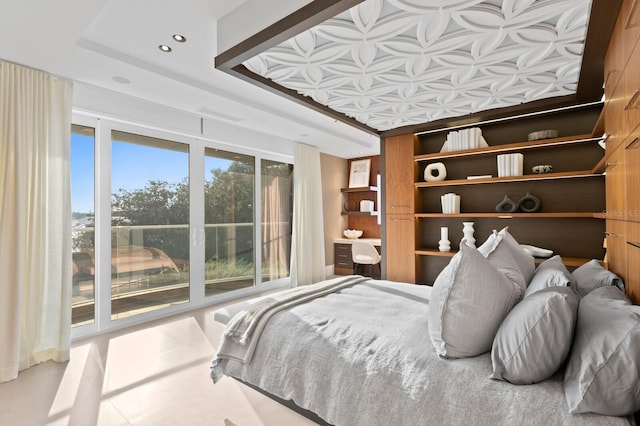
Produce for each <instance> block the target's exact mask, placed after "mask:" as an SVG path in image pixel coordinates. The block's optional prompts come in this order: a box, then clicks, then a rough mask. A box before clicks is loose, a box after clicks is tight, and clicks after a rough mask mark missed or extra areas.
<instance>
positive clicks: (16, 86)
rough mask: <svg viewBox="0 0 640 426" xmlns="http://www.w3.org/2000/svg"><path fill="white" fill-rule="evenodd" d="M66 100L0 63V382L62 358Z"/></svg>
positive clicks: (67, 294) (36, 75) (51, 86)
mask: <svg viewBox="0 0 640 426" xmlns="http://www.w3.org/2000/svg"><path fill="white" fill-rule="evenodd" d="M71 96H72V83H71V82H70V81H67V80H64V79H61V78H57V77H54V76H51V75H49V74H46V73H44V72H41V71H37V70H33V69H30V68H26V67H23V66H20V65H16V64H12V63H8V62H3V61H0V271H2V278H1V279H0V382H3V381H7V380H12V379H15V378H16V377H17V375H18V372H19V371H20V370H23V369H25V368H28V367H30V366H32V365H34V364H38V363H40V362H43V361H47V360H54V361H66V360H68V358H69V348H70V333H71V199H70V177H69V176H70V153H69V151H70V131H71Z"/></svg>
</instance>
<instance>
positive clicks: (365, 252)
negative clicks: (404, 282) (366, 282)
mask: <svg viewBox="0 0 640 426" xmlns="http://www.w3.org/2000/svg"><path fill="white" fill-rule="evenodd" d="M351 258H352V259H353V273H354V274H357V273H358V266H359V265H369V276H371V277H373V265H378V272H379V273H380V275H381V274H382V270H381V269H380V260H381V259H382V257H381V256H380V253H378V250H376V247H375V246H374V245H373V244H371V243H370V242H368V241H354V242H353V243H352V244H351Z"/></svg>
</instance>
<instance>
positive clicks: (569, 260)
mask: <svg viewBox="0 0 640 426" xmlns="http://www.w3.org/2000/svg"><path fill="white" fill-rule="evenodd" d="M456 253H458V252H457V251H456V250H451V251H439V250H438V249H418V250H416V255H417V256H436V257H453V256H455V254H456ZM545 260H547V258H541V257H536V258H535V261H536V263H537V264H539V263H542V262H544V261H545ZM590 260H591V259H587V258H582V257H564V256H562V262H563V263H564V264H565V265H567V266H571V267H578V266H580V265H584V264H585V263H587V262H588V261H590Z"/></svg>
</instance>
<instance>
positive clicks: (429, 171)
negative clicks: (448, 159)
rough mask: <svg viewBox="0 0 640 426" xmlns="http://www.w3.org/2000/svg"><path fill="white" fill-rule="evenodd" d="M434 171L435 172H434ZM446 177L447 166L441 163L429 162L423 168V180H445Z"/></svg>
mask: <svg viewBox="0 0 640 426" xmlns="http://www.w3.org/2000/svg"><path fill="white" fill-rule="evenodd" d="M434 172H436V173H435V174H434ZM446 177H447V168H446V167H445V166H444V164H443V163H431V164H429V165H427V167H426V168H425V169H424V180H425V181H426V182H437V181H440V180H445V178H446Z"/></svg>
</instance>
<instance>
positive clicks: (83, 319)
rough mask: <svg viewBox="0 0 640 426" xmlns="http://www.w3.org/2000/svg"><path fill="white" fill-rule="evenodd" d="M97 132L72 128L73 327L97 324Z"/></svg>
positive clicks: (83, 128)
mask: <svg viewBox="0 0 640 426" xmlns="http://www.w3.org/2000/svg"><path fill="white" fill-rule="evenodd" d="M94 158H95V129H94V128H92V127H86V126H79V125H75V124H74V125H73V126H71V211H72V215H71V220H72V223H71V232H72V250H73V253H72V259H73V265H72V271H73V276H72V302H71V324H72V326H74V327H76V326H79V325H85V324H91V323H93V322H94V321H95V251H94V249H95V228H94V226H95V216H94V214H95V202H94V200H95V197H94V194H95V190H94V188H95V185H94V184H95V161H94Z"/></svg>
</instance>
